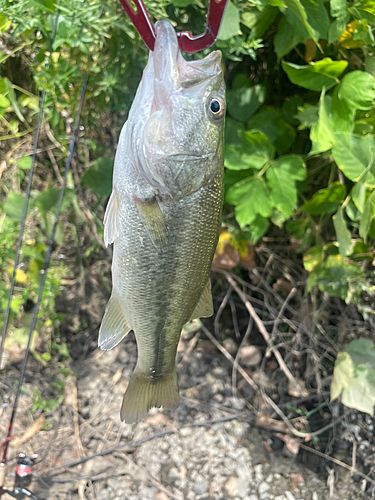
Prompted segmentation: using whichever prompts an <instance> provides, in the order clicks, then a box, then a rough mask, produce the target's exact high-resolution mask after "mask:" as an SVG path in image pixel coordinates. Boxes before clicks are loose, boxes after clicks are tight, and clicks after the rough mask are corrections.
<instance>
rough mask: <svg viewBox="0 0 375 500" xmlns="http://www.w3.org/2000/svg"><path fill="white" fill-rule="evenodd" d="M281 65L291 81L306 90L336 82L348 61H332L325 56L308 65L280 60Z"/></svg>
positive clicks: (317, 88) (321, 87)
mask: <svg viewBox="0 0 375 500" xmlns="http://www.w3.org/2000/svg"><path fill="white" fill-rule="evenodd" d="M281 65H282V67H283V70H284V71H285V73H286V74H287V75H288V78H289V80H290V81H291V82H292V83H294V84H295V85H299V86H300V87H304V88H305V89H308V90H315V91H319V90H322V89H323V87H328V86H330V85H332V84H335V83H338V77H339V76H340V75H341V74H342V73H343V72H344V71H345V69H346V67H347V66H348V63H347V61H332V59H331V58H330V57H326V58H324V59H322V60H321V61H318V62H316V63H310V64H309V65H308V66H299V65H298V64H293V63H289V62H285V61H282V63H281Z"/></svg>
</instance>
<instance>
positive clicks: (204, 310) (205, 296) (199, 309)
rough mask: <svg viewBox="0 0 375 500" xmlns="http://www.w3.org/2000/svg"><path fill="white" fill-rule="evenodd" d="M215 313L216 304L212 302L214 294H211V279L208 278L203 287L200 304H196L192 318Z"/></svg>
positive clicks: (205, 316) (204, 316) (206, 316)
mask: <svg viewBox="0 0 375 500" xmlns="http://www.w3.org/2000/svg"><path fill="white" fill-rule="evenodd" d="M213 313H214V306H213V304H212V294H211V280H210V278H208V280H207V283H206V285H205V287H204V288H203V292H202V295H201V296H200V298H199V301H198V304H197V305H196V306H195V309H194V311H193V314H192V315H191V318H190V319H191V320H192V319H197V318H208V317H210V316H212V315H213Z"/></svg>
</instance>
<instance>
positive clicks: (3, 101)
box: [0, 94, 10, 108]
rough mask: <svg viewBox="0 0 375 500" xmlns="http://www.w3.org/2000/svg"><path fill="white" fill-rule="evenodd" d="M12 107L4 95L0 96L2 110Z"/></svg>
mask: <svg viewBox="0 0 375 500" xmlns="http://www.w3.org/2000/svg"><path fill="white" fill-rule="evenodd" d="M8 106H10V101H9V99H7V98H6V97H5V96H4V95H2V94H0V108H7V107H8Z"/></svg>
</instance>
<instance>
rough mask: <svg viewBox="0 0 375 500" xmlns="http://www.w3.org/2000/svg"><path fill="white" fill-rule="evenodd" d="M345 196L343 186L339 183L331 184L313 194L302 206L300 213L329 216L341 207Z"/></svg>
mask: <svg viewBox="0 0 375 500" xmlns="http://www.w3.org/2000/svg"><path fill="white" fill-rule="evenodd" d="M345 195H346V188H345V186H344V185H343V184H340V182H333V183H332V184H330V185H329V186H328V187H327V188H325V189H321V190H320V191H318V192H317V193H315V194H314V196H313V197H312V198H311V200H309V201H307V202H306V203H304V204H303V205H302V207H301V211H302V212H307V213H309V214H312V215H321V214H330V213H332V212H335V211H336V210H337V209H338V208H339V207H340V206H341V202H342V200H343V199H344V198H345Z"/></svg>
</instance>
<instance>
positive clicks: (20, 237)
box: [0, 0, 61, 366]
mask: <svg viewBox="0 0 375 500" xmlns="http://www.w3.org/2000/svg"><path fill="white" fill-rule="evenodd" d="M60 3H61V0H58V2H57V7H56V11H55V18H54V22H53V28H52V33H51V39H50V42H49V52H48V55H47V56H46V58H45V65H46V69H47V70H48V69H49V63H50V60H51V54H52V49H53V43H54V41H55V35H56V30H57V22H58V19H59V14H60V9H59V7H60ZM45 97H46V91H45V89H43V90H42V93H41V95H40V99H39V112H38V118H37V124H36V129H35V137H34V144H33V152H32V155H31V167H30V170H29V175H28V179H27V185H26V191H25V201H24V203H23V209H22V217H21V223H20V230H19V233H18V240H17V247H16V253H15V256H14V266H13V272H12V277H11V280H10V288H9V294H8V302H7V305H6V309H5V315H4V323H3V327H2V331H1V343H0V366H1V362H2V359H3V350H4V342H5V337H6V332H7V329H8V323H9V315H10V305H11V303H12V297H13V291H14V285H15V281H16V272H17V268H18V262H19V258H20V253H21V246H22V240H23V233H24V230H25V222H26V215H27V207H28V204H29V199H30V191H31V180H32V177H33V173H34V166H35V159H36V149H37V145H38V141H39V135H40V127H41V124H42V116H43V109H44V101H45Z"/></svg>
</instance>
